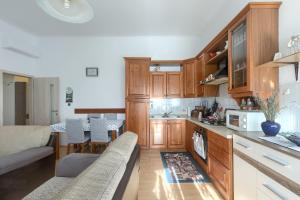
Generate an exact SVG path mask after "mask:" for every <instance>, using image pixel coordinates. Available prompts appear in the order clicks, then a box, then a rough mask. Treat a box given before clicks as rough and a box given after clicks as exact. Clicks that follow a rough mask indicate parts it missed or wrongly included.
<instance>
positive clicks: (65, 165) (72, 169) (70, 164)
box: [56, 153, 100, 177]
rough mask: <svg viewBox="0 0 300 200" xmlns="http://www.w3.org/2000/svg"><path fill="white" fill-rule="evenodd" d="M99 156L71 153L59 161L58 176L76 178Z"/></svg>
mask: <svg viewBox="0 0 300 200" xmlns="http://www.w3.org/2000/svg"><path fill="white" fill-rule="evenodd" d="M99 156H100V155H99V154H89V153H71V154H69V155H67V156H65V157H64V158H63V159H61V160H60V161H59V163H58V165H57V167H56V176H60V177H76V176H78V175H79V174H80V173H81V172H82V171H83V170H85V169H86V168H87V167H88V166H90V165H91V164H92V163H93V162H94V161H95V160H97V159H98V158H99Z"/></svg>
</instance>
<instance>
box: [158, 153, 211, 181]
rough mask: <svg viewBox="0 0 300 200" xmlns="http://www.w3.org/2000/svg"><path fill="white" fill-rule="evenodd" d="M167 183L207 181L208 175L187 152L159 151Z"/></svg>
mask: <svg viewBox="0 0 300 200" xmlns="http://www.w3.org/2000/svg"><path fill="white" fill-rule="evenodd" d="M160 155H161V159H162V162H163V166H164V169H165V174H166V177H167V180H168V183H209V182H210V179H209V177H208V175H207V174H206V173H205V172H204V171H203V170H202V169H201V168H200V166H199V165H198V164H197V163H196V161H195V160H194V159H193V157H192V155H191V154H190V153H187V152H161V153H160Z"/></svg>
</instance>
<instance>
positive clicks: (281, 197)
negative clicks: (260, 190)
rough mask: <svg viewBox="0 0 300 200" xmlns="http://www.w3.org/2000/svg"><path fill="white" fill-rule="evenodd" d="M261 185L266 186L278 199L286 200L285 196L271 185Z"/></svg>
mask: <svg viewBox="0 0 300 200" xmlns="http://www.w3.org/2000/svg"><path fill="white" fill-rule="evenodd" d="M263 186H264V187H265V188H267V189H268V190H269V191H271V192H272V193H273V194H275V195H276V196H277V197H278V198H279V199H281V200H288V199H287V198H286V197H284V196H283V195H282V194H280V193H279V192H278V191H276V189H274V188H273V187H272V186H270V185H268V184H267V183H264V184H263Z"/></svg>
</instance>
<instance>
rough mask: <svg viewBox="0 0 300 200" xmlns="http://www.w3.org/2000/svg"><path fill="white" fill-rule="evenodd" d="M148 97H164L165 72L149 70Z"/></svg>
mask: <svg viewBox="0 0 300 200" xmlns="http://www.w3.org/2000/svg"><path fill="white" fill-rule="evenodd" d="M150 97H151V98H164V97H166V73H164V72H151V76H150Z"/></svg>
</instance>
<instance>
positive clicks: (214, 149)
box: [208, 131, 233, 200]
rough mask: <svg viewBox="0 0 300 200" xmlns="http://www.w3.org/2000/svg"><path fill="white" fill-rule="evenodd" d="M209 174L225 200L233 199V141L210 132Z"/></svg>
mask: <svg viewBox="0 0 300 200" xmlns="http://www.w3.org/2000/svg"><path fill="white" fill-rule="evenodd" d="M208 173H209V175H210V177H211V178H212V181H213V183H214V185H215V186H216V187H217V189H218V190H219V192H220V193H221V195H222V196H223V197H224V198H225V199H228V200H230V199H232V190H233V188H232V140H231V139H226V138H224V137H222V136H220V135H218V134H216V133H213V132H211V131H208Z"/></svg>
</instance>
